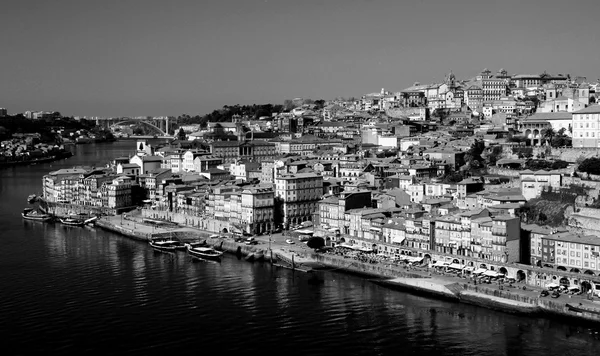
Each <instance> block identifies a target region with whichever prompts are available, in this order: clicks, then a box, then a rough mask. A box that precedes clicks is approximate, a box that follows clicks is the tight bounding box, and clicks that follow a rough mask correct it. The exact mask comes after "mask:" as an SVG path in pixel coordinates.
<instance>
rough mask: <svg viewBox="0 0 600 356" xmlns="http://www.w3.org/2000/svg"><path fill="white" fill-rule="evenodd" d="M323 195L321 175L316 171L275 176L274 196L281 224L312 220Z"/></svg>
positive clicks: (287, 224)
mask: <svg viewBox="0 0 600 356" xmlns="http://www.w3.org/2000/svg"><path fill="white" fill-rule="evenodd" d="M322 195H323V176H321V175H319V174H316V173H296V174H285V175H280V176H277V177H275V196H276V198H277V199H278V201H279V203H280V204H279V206H278V209H279V211H280V214H281V215H280V216H281V220H282V224H283V225H284V226H285V227H289V226H290V225H293V224H299V223H301V222H304V221H309V220H313V214H314V213H318V211H319V210H318V203H319V200H320V199H321V196H322Z"/></svg>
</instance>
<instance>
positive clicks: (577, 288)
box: [569, 286, 579, 290]
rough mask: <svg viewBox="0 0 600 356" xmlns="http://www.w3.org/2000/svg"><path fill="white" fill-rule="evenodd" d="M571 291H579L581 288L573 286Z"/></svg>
mask: <svg viewBox="0 0 600 356" xmlns="http://www.w3.org/2000/svg"><path fill="white" fill-rule="evenodd" d="M569 290H579V287H576V286H572V287H569Z"/></svg>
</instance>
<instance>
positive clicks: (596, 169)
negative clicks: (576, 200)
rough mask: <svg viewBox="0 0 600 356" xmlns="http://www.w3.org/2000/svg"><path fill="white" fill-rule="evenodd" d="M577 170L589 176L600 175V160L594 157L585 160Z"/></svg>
mask: <svg viewBox="0 0 600 356" xmlns="http://www.w3.org/2000/svg"><path fill="white" fill-rule="evenodd" d="M577 170H578V171H580V172H584V173H588V174H596V175H600V158H597V157H592V158H588V159H585V160H583V162H581V163H580V164H579V167H578V168H577Z"/></svg>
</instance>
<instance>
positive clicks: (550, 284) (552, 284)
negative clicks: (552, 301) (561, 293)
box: [546, 282, 560, 288]
mask: <svg viewBox="0 0 600 356" xmlns="http://www.w3.org/2000/svg"><path fill="white" fill-rule="evenodd" d="M558 287H560V286H559V285H558V284H557V283H554V282H551V283H548V284H546V288H558Z"/></svg>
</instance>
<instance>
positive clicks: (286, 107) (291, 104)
mask: <svg viewBox="0 0 600 356" xmlns="http://www.w3.org/2000/svg"><path fill="white" fill-rule="evenodd" d="M295 107H296V105H295V104H294V102H293V101H292V100H290V99H286V100H285V101H284V102H283V110H285V111H290V110H292V109H293V108H295Z"/></svg>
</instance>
